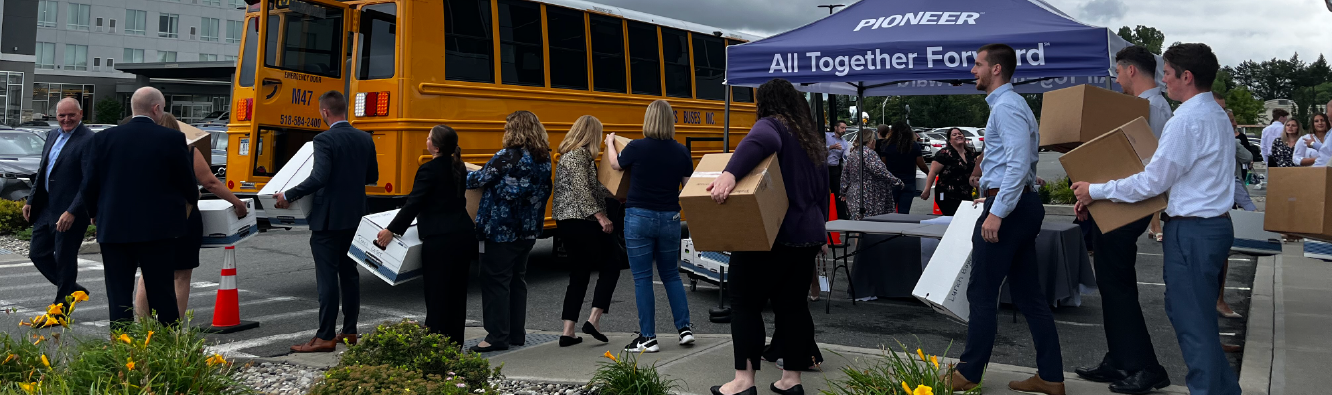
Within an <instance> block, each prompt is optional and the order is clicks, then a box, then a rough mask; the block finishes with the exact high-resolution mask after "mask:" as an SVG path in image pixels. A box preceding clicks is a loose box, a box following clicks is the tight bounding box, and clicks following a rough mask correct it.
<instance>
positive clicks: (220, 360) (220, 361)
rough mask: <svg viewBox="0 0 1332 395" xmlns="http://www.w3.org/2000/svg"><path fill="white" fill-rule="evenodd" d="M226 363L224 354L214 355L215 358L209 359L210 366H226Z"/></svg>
mask: <svg viewBox="0 0 1332 395" xmlns="http://www.w3.org/2000/svg"><path fill="white" fill-rule="evenodd" d="M224 363H227V359H226V358H222V354H213V356H211V357H208V366H213V365H218V364H224Z"/></svg>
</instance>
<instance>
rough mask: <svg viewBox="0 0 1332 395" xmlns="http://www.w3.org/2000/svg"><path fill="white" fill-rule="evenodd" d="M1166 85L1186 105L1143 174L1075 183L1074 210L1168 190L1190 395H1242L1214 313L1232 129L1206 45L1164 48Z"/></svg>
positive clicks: (1176, 310)
mask: <svg viewBox="0 0 1332 395" xmlns="http://www.w3.org/2000/svg"><path fill="white" fill-rule="evenodd" d="M1162 57H1163V58H1165V62H1166V64H1165V77H1164V78H1163V80H1164V81H1165V83H1166V88H1167V89H1168V90H1169V94H1170V97H1171V98H1175V99H1177V100H1182V101H1183V102H1184V103H1183V104H1181V105H1180V106H1179V108H1177V109H1176V110H1175V116H1174V118H1171V119H1170V122H1168V123H1166V130H1165V132H1164V133H1162V134H1161V141H1160V144H1159V145H1158V148H1157V150H1156V153H1155V154H1153V155H1152V159H1151V162H1150V163H1148V164H1147V167H1146V169H1144V170H1143V171H1142V172H1141V173H1138V174H1135V175H1132V176H1129V177H1127V178H1124V179H1119V180H1112V181H1109V182H1107V183H1103V184H1089V183H1087V182H1076V183H1074V184H1073V185H1072V189H1073V192H1074V194H1075V195H1076V196H1077V198H1078V203H1077V205H1078V206H1086V205H1088V204H1091V203H1092V202H1094V201H1096V200H1110V201H1114V202H1120V203H1133V202H1139V201H1142V200H1145V199H1148V198H1151V197H1154V196H1158V195H1161V194H1162V193H1169V194H1170V200H1169V203H1168V204H1169V205H1168V206H1167V207H1166V215H1168V216H1169V220H1168V221H1167V222H1166V238H1165V244H1164V245H1163V249H1162V250H1163V252H1164V254H1165V268H1164V272H1165V283H1166V292H1165V295H1166V297H1165V303H1166V315H1167V316H1168V317H1170V322H1171V324H1173V325H1174V327H1175V334H1176V337H1177V339H1178V341H1179V346H1180V349H1181V350H1182V351H1183V354H1184V362H1185V364H1186V365H1188V368H1189V374H1188V375H1187V376H1186V377H1185V380H1186V382H1187V383H1188V388H1189V392H1192V393H1195V394H1239V393H1240V387H1239V382H1238V379H1237V377H1236V374H1235V371H1234V369H1232V368H1231V367H1230V362H1229V361H1227V360H1226V356H1225V353H1224V352H1223V351H1222V347H1221V338H1220V335H1219V334H1218V325H1217V320H1216V316H1215V314H1216V313H1215V311H1214V310H1212V309H1205V308H1199V307H1203V306H1211V305H1212V304H1213V303H1215V302H1216V300H1217V297H1218V290H1220V289H1221V285H1222V284H1221V283H1220V280H1221V278H1220V274H1221V270H1222V268H1223V267H1224V266H1225V263H1226V258H1227V257H1228V255H1229V252H1230V246H1231V243H1232V241H1233V239H1234V228H1233V227H1232V224H1231V222H1230V216H1229V211H1230V208H1231V206H1232V205H1234V201H1235V196H1234V188H1235V182H1234V181H1233V179H1234V177H1235V175H1234V171H1235V154H1234V151H1233V149H1234V148H1233V144H1234V142H1233V141H1231V140H1232V139H1233V134H1234V130H1233V129H1231V125H1230V121H1229V120H1228V119H1227V116H1226V112H1225V110H1223V109H1222V108H1221V106H1219V105H1217V103H1216V101H1215V100H1213V99H1212V92H1211V89H1212V82H1213V81H1214V80H1215V79H1216V74H1217V70H1218V69H1219V68H1220V66H1219V65H1218V63H1217V60H1216V55H1215V54H1213V53H1212V49H1211V48H1210V47H1208V46H1207V45H1205V44H1176V45H1173V46H1171V47H1170V49H1168V50H1166V52H1165V54H1164V55H1163V56H1162Z"/></svg>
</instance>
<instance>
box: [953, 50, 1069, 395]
mask: <svg viewBox="0 0 1332 395" xmlns="http://www.w3.org/2000/svg"><path fill="white" fill-rule="evenodd" d="M1016 66H1017V55H1016V53H1015V52H1014V51H1013V48H1012V47H1009V46H1007V45H1004V44H990V45H986V46H984V47H981V48H980V50H978V51H976V63H975V66H974V67H972V69H971V73H972V74H973V75H975V76H976V88H977V89H979V90H983V91H985V92H986V93H988V94H989V95H988V96H986V97H985V102H986V103H988V104H989V105H990V119H989V120H987V121H986V123H985V131H986V133H985V158H984V159H982V160H981V163H980V165H981V168H982V170H981V171H982V173H981V178H980V191H981V193H982V196H983V197H984V198H985V199H983V200H984V204H985V214H982V217H981V218H980V220H978V221H977V222H976V229H975V232H974V233H973V234H972V240H971V244H972V252H971V265H972V267H971V281H970V283H969V284H968V285H967V302H968V304H969V307H970V309H971V311H970V316H969V317H968V320H967V345H966V349H965V350H964V351H962V356H961V357H960V358H959V359H960V360H961V361H962V364H960V365H958V367H957V371H955V372H954V374H953V376H952V377H951V378H950V385H951V387H952V390H954V391H964V390H969V389H972V388H975V387H976V385H977V384H976V383H979V382H980V381H981V376H982V375H983V374H984V373H985V366H986V364H988V363H989V362H990V354H991V352H992V351H993V350H994V337H995V333H996V332H997V331H998V316H997V314H998V306H999V290H1000V286H1001V285H1003V282H1004V279H1005V278H1007V279H1008V281H1009V282H1010V283H1011V284H1010V286H1009V287H1008V289H1009V292H1010V294H1011V296H1012V301H1013V304H1015V305H1017V307H1018V309H1019V310H1022V315H1024V316H1026V318H1027V325H1028V326H1029V327H1030V328H1031V335H1032V340H1033V343H1034V344H1035V346H1036V368H1037V371H1038V374H1037V375H1035V376H1032V377H1031V378H1028V379H1026V380H1022V381H1013V382H1010V383H1008V388H1010V389H1012V390H1014V391H1020V392H1026V393H1034V394H1049V395H1064V363H1063V356H1062V355H1061V354H1060V351H1059V334H1058V332H1056V331H1055V324H1054V316H1053V315H1052V314H1051V313H1050V305H1049V304H1048V303H1047V302H1046V301H1047V300H1048V299H1046V297H1045V292H1044V291H1043V287H1042V286H1041V284H1040V282H1039V278H1040V275H1039V273H1037V266H1036V234H1037V233H1039V232H1040V230H1041V221H1042V220H1044V219H1045V208H1044V207H1043V206H1041V198H1040V196H1039V195H1037V193H1036V162H1037V161H1038V160H1039V158H1038V157H1037V155H1038V154H1037V153H1038V149H1037V146H1038V145H1040V135H1039V134H1038V133H1037V129H1038V127H1037V125H1036V117H1035V116H1033V115H1032V113H1031V107H1029V106H1028V105H1027V101H1026V100H1025V99H1023V98H1022V96H1021V95H1018V94H1017V92H1014V91H1013V84H1012V83H1010V81H1011V80H1012V78H1013V71H1014V69H1015V67H1016Z"/></svg>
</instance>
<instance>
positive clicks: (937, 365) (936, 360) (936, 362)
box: [930, 355, 939, 369]
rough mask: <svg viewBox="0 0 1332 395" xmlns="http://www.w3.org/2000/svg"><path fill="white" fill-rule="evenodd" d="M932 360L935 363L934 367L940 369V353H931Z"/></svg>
mask: <svg viewBox="0 0 1332 395" xmlns="http://www.w3.org/2000/svg"><path fill="white" fill-rule="evenodd" d="M930 362H933V363H934V368H935V369H938V368H939V356H938V355H931V356H930Z"/></svg>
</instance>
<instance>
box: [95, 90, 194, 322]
mask: <svg viewBox="0 0 1332 395" xmlns="http://www.w3.org/2000/svg"><path fill="white" fill-rule="evenodd" d="M165 106H166V98H164V97H162V92H161V91H158V90H157V89H155V88H151V87H143V88H139V89H138V90H136V91H134V95H133V96H132V97H130V110H131V111H133V113H134V119H132V120H130V122H129V123H126V124H125V125H121V126H116V127H113V128H110V129H107V130H103V131H102V132H100V133H96V134H94V135H93V136H94V137H93V138H92V139H93V142H92V144H91V145H90V146H89V147H90V149H89V150H90V152H89V153H90V154H92V156H93V159H92V163H91V170H90V171H87V172H85V173H84V174H85V178H84V180H83V186H82V188H81V189H82V191H81V194H82V195H83V199H84V201H85V202H87V204H85V205H84V207H85V208H86V209H87V210H88V216H89V217H91V218H92V220H93V222H94V223H95V224H96V225H97V242H98V243H100V244H101V247H102V265H103V266H104V267H105V273H104V275H105V278H106V301H107V306H108V308H109V309H110V320H111V323H112V329H113V330H114V329H119V328H123V327H124V326H126V325H128V324H130V323H131V322H132V321H133V320H134V269H139V270H140V271H142V272H143V285H144V289H145V293H146V294H147V298H148V307H149V308H150V309H151V311H152V312H154V313H156V314H157V320H158V321H159V322H161V323H162V324H164V325H175V324H176V321H177V320H178V319H179V318H180V315H179V311H178V309H177V305H176V292H175V289H173V287H172V285H171V278H172V272H173V271H174V269H175V264H174V262H172V261H173V260H174V259H175V258H176V255H175V253H174V251H175V246H176V245H177V244H178V242H177V241H176V239H177V238H180V237H183V236H185V232H186V226H185V219H186V215H187V214H188V213H189V212H191V211H193V206H194V205H195V204H197V203H198V200H199V189H198V186H197V184H196V183H195V179H194V175H193V172H191V171H190V157H189V156H188V154H189V150H188V149H186V147H185V140H184V139H183V138H181V135H180V132H177V131H174V130H171V129H167V128H164V127H162V126H158V125H157V120H158V119H161V118H162V115H163V114H165V111H164V110H163V108H164V107H165ZM144 180H153V182H154V184H155V185H158V186H159V187H160V188H159V189H158V190H157V191H156V192H155V193H143V188H142V186H143V182H144Z"/></svg>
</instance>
